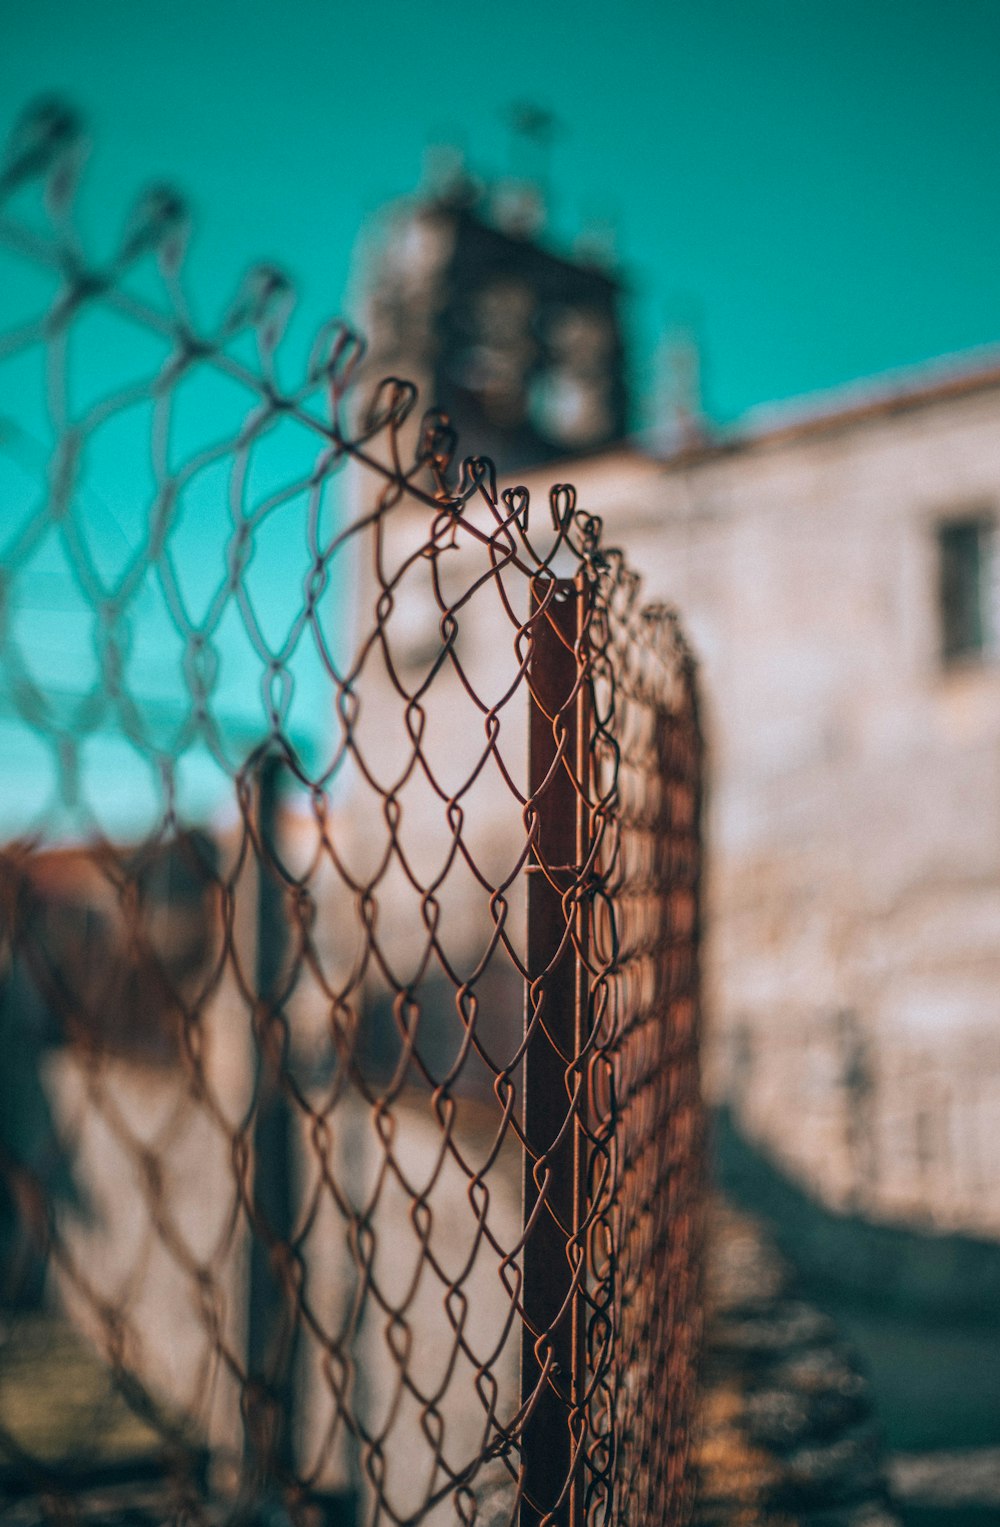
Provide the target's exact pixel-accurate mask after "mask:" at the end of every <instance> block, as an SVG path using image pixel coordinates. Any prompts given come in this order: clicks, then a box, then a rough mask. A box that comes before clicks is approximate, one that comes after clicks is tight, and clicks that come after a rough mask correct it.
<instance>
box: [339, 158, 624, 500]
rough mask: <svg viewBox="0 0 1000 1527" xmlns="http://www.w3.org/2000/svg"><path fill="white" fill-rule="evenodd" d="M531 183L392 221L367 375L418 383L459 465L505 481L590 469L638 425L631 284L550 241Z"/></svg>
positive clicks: (369, 297)
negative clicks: (440, 417) (628, 321)
mask: <svg viewBox="0 0 1000 1527" xmlns="http://www.w3.org/2000/svg"><path fill="white" fill-rule="evenodd" d="M540 224H541V207H540V199H539V197H538V195H537V193H536V192H535V191H533V190H532V188H530V187H528V186H525V185H523V184H519V185H514V186H508V187H506V188H503V187H501V188H499V189H498V191H497V193H496V194H494V196H493V197H492V199H491V200H490V202H487V200H486V199H485V198H483V197H481V196H480V195H479V194H478V192H477V190H476V188H475V187H474V186H473V185H472V183H471V182H470V181H469V180H468V179H467V178H465V177H464V176H453V177H452V178H451V180H450V181H449V182H448V183H447V184H446V185H444V186H443V187H441V188H440V189H438V190H437V191H436V192H435V193H434V194H431V195H429V196H425V197H421V198H420V199H417V200H415V201H412V202H409V203H407V204H405V205H404V206H402V207H398V208H396V209H394V210H393V212H392V213H391V214H390V220H389V226H388V232H387V236H386V237H385V239H384V240H383V242H382V243H381V246H380V247H379V249H378V251H377V253H376V255H375V257H374V259H372V260H371V261H370V262H369V264H368V268H367V270H366V271H365V286H366V297H365V314H364V320H363V327H364V330H365V333H366V335H367V337H368V339H369V342H370V345H371V353H370V360H369V362H368V373H369V375H370V376H371V377H372V378H373V379H374V378H376V377H381V376H384V375H387V374H390V373H392V374H395V375H398V376H402V377H406V378H409V379H411V380H414V381H416V382H417V383H418V385H419V387H420V393H421V399H422V402H423V403H424V404H425V406H427V407H431V406H437V407H440V408H442V409H444V411H445V412H446V413H447V414H448V415H449V417H450V419H451V422H452V424H453V426H454V427H455V429H456V430H457V432H458V439H459V454H460V456H469V455H487V456H490V457H492V459H493V460H494V461H495V463H496V465H497V467H498V468H499V469H500V470H501V471H511V470H520V469H525V468H528V467H531V466H538V465H542V464H544V463H545V462H548V461H555V460H558V459H560V458H563V457H568V456H573V457H578V456H582V455H587V454H590V453H592V452H594V451H598V450H601V449H603V448H604V447H606V446H608V445H611V444H614V443H615V442H617V441H620V440H621V439H623V438H624V436H625V434H626V431H627V426H628V396H627V387H626V377H625V350H624V341H623V333H622V322H621V300H622V287H621V283H620V281H619V279H618V278H617V277H616V276H615V275H614V274H612V273H611V272H609V271H608V270H606V269H602V268H600V267H599V266H598V265H597V264H596V263H593V262H590V261H588V260H586V259H583V258H573V259H569V258H565V257H563V256H560V255H558V254H555V253H553V252H552V251H551V250H549V249H548V248H546V247H545V246H544V244H543V243H542V241H541V237H540Z"/></svg>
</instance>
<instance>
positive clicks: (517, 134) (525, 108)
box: [507, 101, 562, 207]
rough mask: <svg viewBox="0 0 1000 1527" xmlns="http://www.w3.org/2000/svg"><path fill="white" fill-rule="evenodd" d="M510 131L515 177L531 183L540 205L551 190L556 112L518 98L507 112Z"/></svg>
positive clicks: (557, 126) (558, 124)
mask: <svg viewBox="0 0 1000 1527" xmlns="http://www.w3.org/2000/svg"><path fill="white" fill-rule="evenodd" d="M507 121H508V123H509V126H510V130H511V139H510V147H511V171H512V173H513V175H514V177H515V178H516V179H517V180H519V181H522V182H524V183H526V184H529V185H534V186H535V187H536V189H537V192H538V196H539V198H540V200H541V203H542V206H543V207H548V204H549V194H550V191H551V174H550V172H551V167H552V165H551V161H552V145H553V143H554V142H555V140H556V138H557V137H558V136H559V133H560V131H561V128H562V123H561V122H560V121H559V118H558V117H557V116H556V114H555V112H553V111H549V109H548V108H547V107H545V106H538V105H536V104H535V103H534V102H531V101H519V102H517V103H516V104H515V105H513V106H511V107H510V109H509V111H508V113H507Z"/></svg>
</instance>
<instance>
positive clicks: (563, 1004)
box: [521, 574, 589, 1527]
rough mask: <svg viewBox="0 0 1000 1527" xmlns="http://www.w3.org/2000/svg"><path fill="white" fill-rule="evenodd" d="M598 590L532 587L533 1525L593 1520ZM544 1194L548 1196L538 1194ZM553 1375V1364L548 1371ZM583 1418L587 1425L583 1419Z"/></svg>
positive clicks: (563, 583)
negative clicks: (590, 1371) (587, 1358)
mask: <svg viewBox="0 0 1000 1527" xmlns="http://www.w3.org/2000/svg"><path fill="white" fill-rule="evenodd" d="M588 612H589V590H588V587H587V585H586V583H585V582H584V579H583V576H582V574H581V575H580V577H579V579H578V581H575V582H571V581H570V580H568V579H559V580H544V581H543V580H541V579H538V580H535V581H533V583H532V588H531V633H532V637H531V653H530V656H529V669H528V672H529V679H530V688H531V694H530V696H529V701H528V705H529V712H530V717H529V728H528V788H529V793H530V796H531V798H532V803H533V805H534V809H535V812H536V816H537V839H536V842H535V847H534V854H533V856H532V862H531V864H530V865H529V873H528V894H527V905H528V940H527V952H528V971H529V981H528V983H527V988H526V1007H525V1024H526V1033H527V1036H528V1042H527V1045H526V1048H525V1057H524V1130H525V1135H526V1138H527V1142H528V1149H527V1150H526V1151H525V1154H524V1219H525V1224H528V1223H529V1221H530V1220H531V1218H532V1216H533V1215H536V1216H537V1217H536V1218H535V1221H534V1224H533V1225H532V1228H531V1230H530V1232H529V1234H528V1237H527V1240H526V1243H525V1247H524V1290H523V1293H524V1314H525V1325H524V1329H523V1332H522V1341H521V1400H522V1404H526V1405H527V1404H532V1403H533V1409H532V1411H531V1414H530V1417H529V1419H528V1421H527V1422H526V1424H525V1428H524V1435H523V1444H522V1456H523V1465H524V1501H523V1505H522V1508H521V1524H522V1527H535V1524H537V1523H545V1524H547V1527H548V1524H552V1527H556V1524H558V1527H577V1524H579V1523H581V1522H582V1520H583V1501H582V1495H583V1492H582V1487H581V1480H580V1469H579V1467H578V1464H579V1459H578V1458H574V1431H575V1432H576V1441H577V1442H578V1441H579V1438H580V1428H579V1417H578V1414H575V1413H578V1407H579V1405H580V1397H581V1393H582V1388H583V1383H584V1372H583V1368H584V1361H583V1359H584V1337H585V1331H584V1324H583V1309H582V1300H581V1299H580V1297H579V1292H578V1291H579V1287H580V1284H581V1280H582V1279H583V1278H584V1276H585V1268H584V1265H583V1255H584V1252H583V1245H582V1241H581V1239H580V1230H581V1225H582V1222H583V1218H584V1207H585V1205H584V1198H585V1191H586V1189H585V1182H586V1161H585V1158H584V1142H583V1136H582V1132H581V1130H580V1127H579V1123H578V1120H579V1117H580V1112H581V1110H582V1109H583V1108H584V1106H585V1098H584V1096H583V1093H582V1091H580V1089H581V1088H582V1087H583V1082H584V1079H583V1077H582V1076H581V1074H580V1072H579V1071H578V1070H577V1069H576V1066H575V1062H576V1060H577V1058H578V1057H579V1055H580V1052H581V1049H582V1046H583V1044H584V1032H585V1018H586V1010H587V984H586V975H587V972H586V969H585V967H584V966H583V964H582V962H581V960H580V959H579V957H578V955H577V951H576V948H575V947H574V942H573V937H570V932H572V934H573V936H574V937H575V938H576V940H577V943H578V945H580V946H581V947H582V941H583V938H584V936H585V929H586V912H585V907H584V905H583V904H582V902H580V901H579V900H578V899H577V898H576V896H575V894H574V893H575V892H576V890H577V888H578V883H579V880H580V878H581V876H582V874H583V869H582V866H583V865H584V864H585V863H586V859H587V852H586V838H587V826H588V824H587V809H586V802H585V800H584V799H583V798H582V795H581V792H582V791H585V789H586V786H585V780H586V778H587V758H588V756H589V747H588V743H589V732H588V720H589V707H588V693H587V685H586V684H580V685H579V686H578V685H577V679H578V673H579V661H580V659H579V656H578V654H581V653H582V651H583V643H584V642H585V640H586V633H587V620H588ZM541 1197H544V1202H543V1203H542V1204H541V1205H539V1198H541ZM547 1365H548V1371H547V1374H546V1367H547ZM571 1419H574V1420H576V1422H577V1425H576V1427H572V1426H571Z"/></svg>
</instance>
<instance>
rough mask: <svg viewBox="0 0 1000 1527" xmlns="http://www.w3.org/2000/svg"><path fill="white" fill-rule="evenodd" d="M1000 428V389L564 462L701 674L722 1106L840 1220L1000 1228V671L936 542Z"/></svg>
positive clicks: (999, 489)
mask: <svg viewBox="0 0 1000 1527" xmlns="http://www.w3.org/2000/svg"><path fill="white" fill-rule="evenodd" d="M998 428H1000V389H998V388H997V387H996V386H993V387H984V388H983V389H981V390H980V391H978V392H969V393H968V394H967V395H965V396H950V395H948V394H947V392H946V391H942V393H941V395H940V396H939V397H938V398H937V401H933V400H925V401H924V402H922V403H921V404H920V405H919V406H913V407H910V408H906V409H898V410H896V411H891V410H890V411H887V412H885V413H883V414H878V413H877V412H875V411H873V412H872V413H871V414H870V415H869V416H867V417H861V418H855V419H853V420H847V421H845V422H842V423H840V424H839V425H838V424H837V423H836V421H835V420H834V419H831V420H828V421H827V422H826V425H825V427H823V428H813V429H811V430H805V431H800V432H798V433H797V434H793V435H792V436H790V437H785V438H784V439H782V438H779V437H777V436H776V437H775V438H773V439H772V440H770V441H769V440H768V439H767V438H762V439H760V440H758V441H756V442H755V441H753V440H750V439H748V440H746V441H745V442H744V443H743V444H742V445H736V446H734V447H733V448H731V449H728V450H725V451H719V450H717V451H715V452H712V451H705V452H703V453H701V454H700V455H692V456H689V457H688V458H687V459H686V460H685V459H682V458H679V459H678V460H676V461H674V462H672V463H668V464H667V465H666V466H664V465H662V464H660V465H658V464H656V463H654V462H651V461H650V460H648V459H645V458H642V457H639V456H638V455H636V454H630V453H627V452H621V453H617V454H612V455H608V456H605V457H602V458H601V459H600V460H595V461H594V462H592V463H568V464H567V465H566V468H565V475H566V476H569V477H571V478H572V479H573V480H574V481H575V482H576V484H577V487H578V491H579V498H580V502H581V505H582V507H584V508H585V509H587V510H588V511H591V512H594V513H598V514H601V515H603V517H604V520H605V526H606V529H605V539H606V541H607V542H609V543H611V544H615V543H618V542H620V543H622V544H623V545H625V546H626V547H627V549H628V553H629V557H630V559H631V560H632V561H633V562H634V564H635V565H636V566H638V567H640V568H641V569H642V571H643V575H644V578H645V581H646V584H647V587H648V589H649V592H650V594H651V595H653V596H662V597H665V598H667V599H669V600H670V601H671V602H673V603H675V604H676V605H677V606H678V607H679V609H681V610H682V611H683V614H684V619H685V624H686V626H687V628H688V630H689V632H690V635H691V639H692V643H693V645H694V647H695V650H696V652H697V653H698V654H699V657H700V659H701V663H702V693H703V697H704V704H705V724H706V728H707V732H708V739H709V757H710V769H711V781H710V790H709V803H708V831H709V844H710V876H709V883H708V909H709V911H708V918H707V948H706V977H707V986H708V992H707V1010H708V1016H709V1025H708V1034H709V1049H708V1056H707V1067H706V1070H707V1075H708V1078H709V1084H710V1088H711V1090H712V1092H713V1094H714V1096H715V1097H716V1098H717V1099H721V1098H730V1099H731V1100H732V1101H733V1102H734V1104H735V1108H736V1111H737V1113H738V1115H739V1117H740V1120H741V1123H742V1126H743V1127H744V1129H745V1130H746V1131H747V1133H748V1134H749V1135H750V1136H751V1137H752V1138H753V1139H754V1140H756V1141H757V1142H758V1143H759V1144H762V1145H764V1146H765V1147H766V1148H767V1149H768V1150H769V1151H770V1152H771V1153H772V1154H773V1155H774V1156H775V1157H776V1158H777V1159H778V1160H779V1161H780V1163H781V1164H782V1166H783V1167H784V1168H785V1169H786V1170H788V1171H789V1172H790V1173H792V1174H793V1175H794V1176H796V1177H797V1178H798V1179H799V1180H800V1181H803V1182H805V1183H806V1184H808V1185H809V1186H810V1187H811V1189H812V1190H813V1191H814V1192H815V1193H817V1194H818V1195H819V1196H820V1197H822V1198H823V1199H825V1200H826V1201H827V1202H829V1203H830V1204H832V1205H836V1206H839V1207H851V1206H856V1207H858V1208H860V1209H862V1210H863V1212H865V1213H866V1214H869V1215H873V1216H875V1217H881V1218H886V1219H890V1220H892V1219H896V1220H902V1221H907V1222H911V1223H912V1222H915V1221H922V1222H925V1223H926V1222H930V1223H933V1224H935V1225H939V1226H946V1227H948V1228H950V1229H957V1230H961V1229H970V1230H975V1231H978V1232H981V1233H982V1232H985V1233H989V1234H996V1233H1000V1173H998V1172H997V1170H996V1167H997V1154H998V1151H997V1146H996V1143H995V1142H996V1140H997V1139H998V1138H1000V1131H998V1124H1000V1021H998V1020H1000V665H998V664H997V662H996V661H981V662H978V663H967V664H965V665H964V666H961V667H958V666H953V667H950V668H946V667H945V666H944V665H943V663H942V660H941V657H940V622H939V610H938V586H937V566H936V527H937V524H938V522H939V520H941V519H942V518H945V517H948V516H950V515H955V514H961V513H963V512H970V511H971V512H978V511H981V510H986V511H989V510H991V509H993V508H998V507H1000V481H998V473H997V468H998V452H997V444H996V442H997V438H998ZM529 481H530V480H529Z"/></svg>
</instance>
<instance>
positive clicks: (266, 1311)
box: [245, 754, 297, 1491]
mask: <svg viewBox="0 0 1000 1527" xmlns="http://www.w3.org/2000/svg"><path fill="white" fill-rule="evenodd" d="M281 771H282V762H281V759H280V758H278V757H277V756H275V755H274V754H269V755H268V756H267V757H266V758H265V759H264V760H263V761H262V763H261V765H260V771H259V774H258V779H257V831H258V839H259V844H260V859H259V862H258V866H257V876H258V882H257V938H256V945H257V947H256V971H255V975H256V988H257V1001H258V1004H259V1020H258V1025H257V1032H256V1042H257V1046H258V1049H257V1054H256V1056H255V1058H254V1059H255V1064H256V1068H257V1088H256V1117H255V1120H254V1131H253V1163H254V1165H253V1213H254V1224H253V1226H252V1234H251V1244H250V1287H249V1294H248V1310H247V1373H248V1377H249V1380H250V1389H249V1393H248V1395H247V1397H246V1415H245V1420H246V1427H247V1463H248V1465H249V1467H250V1469H251V1470H252V1473H253V1476H254V1488H255V1490H257V1491H261V1490H263V1491H267V1490H268V1489H273V1488H274V1487H275V1485H276V1483H277V1480H278V1478H279V1477H280V1476H281V1475H282V1474H290V1473H292V1472H293V1470H294V1446H295V1438H294V1429H295V1387H296V1375H295V1358H296V1347H297V1341H296V1335H297V1311H296V1308H295V1305H294V1302H293V1299H292V1297H291V1296H290V1293H289V1290H288V1288H287V1287H286V1286H285V1283H284V1281H283V1279H282V1277H281V1273H280V1270H279V1266H278V1259H279V1258H280V1256H281V1255H282V1253H283V1252H284V1251H285V1250H286V1249H287V1248H288V1247H289V1243H290V1240H291V1237H292V1234H293V1232H294V1222H295V1200H296V1193H295V1177H296V1164H295V1160H294V1139H293V1123H294V1121H293V1118H292V1110H291V1105H290V1104H289V1101H288V1097H287V1095H286V1093H285V1090H284V1087H283V1085H282V1070H283V1067H284V1064H285V1055H284V1051H285V1039H284V1037H283V1036H282V1028H281V1022H280V991H279V988H280V981H281V974H282V966H283V965H284V962H285V955H286V944H287V936H286V929H285V918H284V914H283V908H282V897H281V886H280V883H279V880H278V877H277V872H276V870H275V868H274V866H273V863H272V859H273V857H274V856H275V855H276V853H277V842H278V832H279V811H280V805H281V788H280V787H281ZM275 1253H277V1255H275ZM285 1271H286V1272H287V1271H288V1269H287V1268H286V1269H285Z"/></svg>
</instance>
